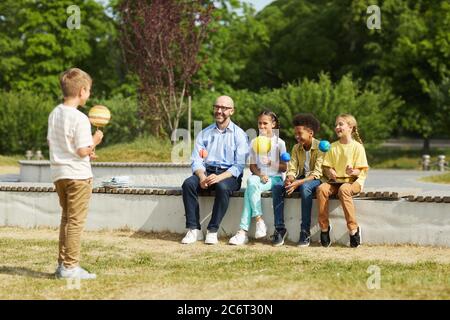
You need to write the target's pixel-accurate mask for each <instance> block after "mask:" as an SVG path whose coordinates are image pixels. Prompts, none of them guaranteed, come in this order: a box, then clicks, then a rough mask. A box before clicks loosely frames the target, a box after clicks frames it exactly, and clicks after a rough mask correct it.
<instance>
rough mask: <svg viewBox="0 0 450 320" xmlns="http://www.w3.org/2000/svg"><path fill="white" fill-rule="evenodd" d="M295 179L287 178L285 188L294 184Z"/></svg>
mask: <svg viewBox="0 0 450 320" xmlns="http://www.w3.org/2000/svg"><path fill="white" fill-rule="evenodd" d="M294 180H295V178H294V177H293V176H287V177H286V180H284V186H285V187H287V186H290V185H291V183H292V182H294Z"/></svg>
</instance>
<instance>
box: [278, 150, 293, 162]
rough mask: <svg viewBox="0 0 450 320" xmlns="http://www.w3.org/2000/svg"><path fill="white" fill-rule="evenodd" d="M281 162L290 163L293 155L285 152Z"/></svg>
mask: <svg viewBox="0 0 450 320" xmlns="http://www.w3.org/2000/svg"><path fill="white" fill-rule="evenodd" d="M280 158H281V160H282V161H284V162H289V161H290V160H291V155H290V154H289V153H287V152H283V153H282V154H281V157H280Z"/></svg>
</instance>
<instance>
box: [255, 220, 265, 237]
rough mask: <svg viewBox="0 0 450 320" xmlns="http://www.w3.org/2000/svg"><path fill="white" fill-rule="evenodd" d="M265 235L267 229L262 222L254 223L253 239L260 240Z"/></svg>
mask: <svg viewBox="0 0 450 320" xmlns="http://www.w3.org/2000/svg"><path fill="white" fill-rule="evenodd" d="M266 235H267V227H266V224H265V223H264V220H259V221H257V222H256V232H255V238H256V239H260V238H264V237H265V236H266Z"/></svg>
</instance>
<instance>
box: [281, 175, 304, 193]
mask: <svg viewBox="0 0 450 320" xmlns="http://www.w3.org/2000/svg"><path fill="white" fill-rule="evenodd" d="M303 182H304V180H303V179H300V180H295V181H294V182H292V183H291V184H290V185H288V186H285V188H286V193H287V195H290V194H291V193H292V192H294V191H295V190H297V188H298V187H300V186H301V185H302V184H303Z"/></svg>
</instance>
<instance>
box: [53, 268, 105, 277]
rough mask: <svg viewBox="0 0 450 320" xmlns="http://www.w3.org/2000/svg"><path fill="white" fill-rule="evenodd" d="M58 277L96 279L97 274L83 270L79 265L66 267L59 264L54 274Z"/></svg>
mask: <svg viewBox="0 0 450 320" xmlns="http://www.w3.org/2000/svg"><path fill="white" fill-rule="evenodd" d="M56 277H57V278H58V279H80V280H91V279H96V278H97V275H96V274H95V273H90V272H88V271H87V270H84V269H83V268H81V267H80V266H77V267H75V268H71V269H67V268H66V267H64V266H61V268H60V269H59V273H57V274H56Z"/></svg>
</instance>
